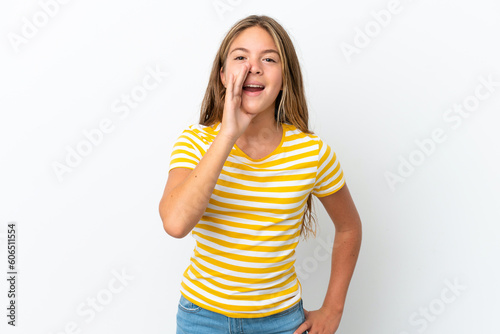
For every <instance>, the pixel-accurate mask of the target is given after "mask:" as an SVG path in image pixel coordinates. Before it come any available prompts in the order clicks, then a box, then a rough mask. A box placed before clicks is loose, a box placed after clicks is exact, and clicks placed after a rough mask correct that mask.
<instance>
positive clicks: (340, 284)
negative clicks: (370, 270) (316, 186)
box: [319, 184, 362, 313]
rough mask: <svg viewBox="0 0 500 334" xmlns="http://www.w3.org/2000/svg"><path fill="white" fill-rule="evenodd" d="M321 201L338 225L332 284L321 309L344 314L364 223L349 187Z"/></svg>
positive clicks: (334, 246) (333, 254)
mask: <svg viewBox="0 0 500 334" xmlns="http://www.w3.org/2000/svg"><path fill="white" fill-rule="evenodd" d="M319 200H320V201H321V203H322V204H323V206H324V207H325V209H326V211H327V212H328V215H329V216H330V218H331V219H332V221H333V223H334V224H335V241H334V244H333V252H332V267H331V274H330V282H329V284H328V289H327V292H326V297H325V300H324V302H323V306H322V307H321V308H323V309H326V310H328V311H329V312H330V313H342V312H343V310H344V303H345V299H346V295H347V289H348V287H349V283H350V281H351V277H352V274H353V272H354V267H355V266H356V262H357V259H358V254H359V250H360V247H361V234H362V232H361V230H362V228H361V219H360V217H359V214H358V211H357V210H356V206H355V205H354V202H353V200H352V197H351V194H350V192H349V188H348V187H347V184H344V186H343V187H342V188H341V189H340V190H338V191H337V192H335V193H333V194H331V195H328V196H325V197H319Z"/></svg>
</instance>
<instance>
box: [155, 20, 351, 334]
mask: <svg viewBox="0 0 500 334" xmlns="http://www.w3.org/2000/svg"><path fill="white" fill-rule="evenodd" d="M312 195H315V196H316V197H317V198H319V200H320V201H321V202H322V204H323V205H324V207H325V209H326V210H327V212H328V214H329V216H330V217H331V219H332V221H333V223H334V224H335V229H336V233H335V241H334V245H333V251H332V267H331V277H330V282H329V285H328V291H327V293H326V297H325V300H324V302H323V305H322V307H321V308H320V309H319V310H315V311H307V310H304V309H303V304H302V286H301V284H300V282H299V280H298V278H297V275H296V273H295V267H294V264H295V248H296V246H297V244H298V241H299V236H301V235H304V236H305V235H306V234H307V233H308V231H312V228H311V226H310V224H311V222H312V211H311V205H312ZM159 211H160V216H161V219H162V221H163V227H164V229H165V231H166V232H167V233H168V234H169V235H171V236H173V237H175V238H183V237H185V236H186V235H188V234H189V233H190V232H191V235H192V236H193V238H194V239H195V240H196V246H195V249H194V254H193V256H192V257H191V262H190V265H189V266H188V268H187V269H186V270H185V272H184V275H183V277H182V282H181V290H180V292H181V296H180V299H179V304H178V312H177V333H178V334H179V333H192V334H204V333H210V334H217V333H259V334H263V333H268V334H278V333H283V334H292V333H293V334H299V333H309V334H326V333H328V334H331V333H335V332H336V330H337V328H338V326H339V323H340V319H341V316H342V312H343V308H344V302H345V298H346V293H347V289H348V286H349V282H350V280H351V277H352V274H353V271H354V267H355V264H356V261H357V257H358V253H359V248H360V244H361V221H360V218H359V215H358V213H357V210H356V207H355V206H354V203H353V201H352V199H351V196H350V193H349V190H348V188H347V184H346V182H345V179H344V174H343V171H342V168H341V166H340V164H339V162H338V161H337V158H336V154H335V152H334V151H333V150H332V149H331V148H330V146H329V145H328V144H327V143H325V142H323V141H322V140H321V138H319V137H318V136H317V135H314V134H313V132H311V131H309V129H308V111H307V105H306V100H305V96H304V88H303V82H302V74H301V70H300V66H299V62H298V59H297V55H296V53H295V49H294V47H293V44H292V42H291V40H290V37H289V36H288V34H287V33H286V31H285V30H284V29H283V27H282V26H281V25H280V24H278V23H277V22H276V21H275V20H274V19H272V18H270V17H268V16H256V15H252V16H249V17H247V18H245V19H243V20H241V21H239V22H237V23H236V24H235V25H234V26H233V27H232V28H231V29H230V31H229V32H228V34H227V35H226V37H225V38H224V40H223V41H222V44H221V46H220V48H219V51H218V53H217V56H216V57H215V61H214V63H213V68H212V72H211V75H210V80H209V84H208V87H207V90H206V94H205V98H204V100H203V103H202V108H201V115H200V120H199V124H193V125H190V126H189V127H187V128H186V129H185V130H184V131H183V132H182V134H181V135H180V136H179V137H178V139H177V141H176V142H175V144H174V148H173V151H172V156H171V161H170V168H169V175H168V180H167V184H166V186H165V191H164V194H163V197H162V199H161V201H160V205H159ZM314 235H316V232H315V230H314Z"/></svg>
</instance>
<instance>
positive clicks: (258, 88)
mask: <svg viewBox="0 0 500 334" xmlns="http://www.w3.org/2000/svg"><path fill="white" fill-rule="evenodd" d="M264 88H265V87H264V86H262V85H245V86H243V90H246V91H248V92H261V91H263V90H264Z"/></svg>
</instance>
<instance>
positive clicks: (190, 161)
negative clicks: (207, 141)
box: [168, 129, 202, 171]
mask: <svg viewBox="0 0 500 334" xmlns="http://www.w3.org/2000/svg"><path fill="white" fill-rule="evenodd" d="M201 158H202V154H201V152H200V147H199V144H197V143H196V135H195V134H194V131H192V130H191V129H185V130H184V131H183V132H182V133H181V135H180V136H179V137H178V138H177V140H176V141H175V143H174V146H173V150H172V154H171V155H170V166H169V168H168V170H169V171H170V170H171V169H173V168H176V167H184V168H189V169H195V168H196V166H197V165H198V163H199V162H200V160H201Z"/></svg>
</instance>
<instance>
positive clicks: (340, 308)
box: [321, 304, 344, 314]
mask: <svg viewBox="0 0 500 334" xmlns="http://www.w3.org/2000/svg"><path fill="white" fill-rule="evenodd" d="M321 309H323V310H325V311H326V312H327V313H328V314H342V313H343V312H344V305H343V304H342V305H340V304H323V306H321Z"/></svg>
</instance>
